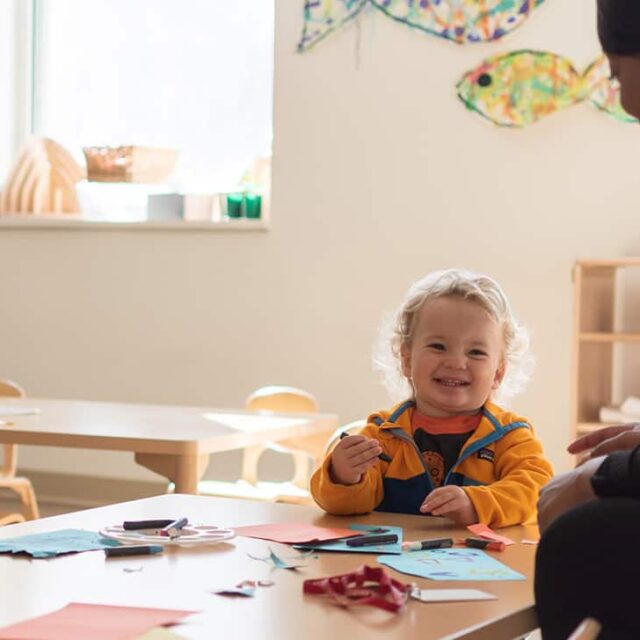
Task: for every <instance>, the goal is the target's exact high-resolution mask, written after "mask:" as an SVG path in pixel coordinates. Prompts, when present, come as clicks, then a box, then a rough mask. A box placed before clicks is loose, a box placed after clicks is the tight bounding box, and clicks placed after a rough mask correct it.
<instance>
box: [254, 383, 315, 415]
mask: <svg viewBox="0 0 640 640" xmlns="http://www.w3.org/2000/svg"><path fill="white" fill-rule="evenodd" d="M245 407H246V408H247V409H248V410H249V411H261V410H263V411H276V412H279V413H317V412H318V402H317V400H316V399H315V398H314V397H313V396H312V395H311V394H310V393H309V392H308V391H304V390H303V389H296V388H295V387H282V386H276V385H269V386H267V387H260V389H257V390H256V391H254V392H253V393H252V394H251V395H250V396H249V397H248V398H247V399H246V401H245Z"/></svg>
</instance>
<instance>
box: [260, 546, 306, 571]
mask: <svg viewBox="0 0 640 640" xmlns="http://www.w3.org/2000/svg"><path fill="white" fill-rule="evenodd" d="M247 555H248V556H249V557H250V558H251V559H252V560H261V561H262V562H266V563H268V564H271V565H272V566H273V567H275V568H276V569H298V568H299V567H305V566H306V565H305V564H302V563H300V562H297V559H298V558H300V557H301V556H297V557H296V558H295V559H294V560H296V561H295V562H288V561H287V560H286V559H283V558H281V557H280V556H278V555H277V554H276V553H274V551H273V549H272V548H271V547H269V555H268V556H265V557H264V558H261V557H260V556H252V555H251V554H250V553H248V554H247Z"/></svg>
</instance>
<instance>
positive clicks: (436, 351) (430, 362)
mask: <svg viewBox="0 0 640 640" xmlns="http://www.w3.org/2000/svg"><path fill="white" fill-rule="evenodd" d="M503 344H504V343H503V337H502V332H501V327H500V326H499V324H498V323H497V322H496V321H495V320H494V319H493V318H492V317H491V316H490V315H489V314H488V313H487V312H486V311H485V310H484V309H483V308H482V307H481V306H480V305H479V304H478V303H476V302H471V301H468V300H463V299H462V298H457V297H442V298H435V299H433V300H428V301H427V302H425V304H424V305H423V306H422V308H421V309H420V310H419V311H418V315H417V318H416V321H415V326H414V329H413V337H412V339H411V343H410V344H409V345H405V346H403V348H402V350H401V357H402V372H403V374H404V375H405V376H406V377H408V378H411V380H412V382H413V388H414V391H415V396H416V398H415V399H416V404H417V408H418V410H419V411H420V412H421V413H424V414H426V415H429V416H433V417H448V416H453V415H460V414H472V413H476V412H477V411H478V410H479V409H480V407H481V406H482V405H483V404H484V403H485V402H486V401H487V400H488V398H489V396H490V395H491V392H492V391H493V390H494V389H496V388H497V387H498V385H499V384H500V382H501V381H502V378H503V376H504V365H503Z"/></svg>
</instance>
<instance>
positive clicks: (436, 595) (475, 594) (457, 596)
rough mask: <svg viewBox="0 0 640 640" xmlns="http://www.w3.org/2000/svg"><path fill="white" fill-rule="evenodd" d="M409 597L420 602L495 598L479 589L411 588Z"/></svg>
mask: <svg viewBox="0 0 640 640" xmlns="http://www.w3.org/2000/svg"><path fill="white" fill-rule="evenodd" d="M411 597H412V598H413V599H414V600H420V601H421V602H461V601H463V600H497V599H498V597H497V596H494V595H493V594H492V593H487V592H486V591H480V590H479V589H412V590H411Z"/></svg>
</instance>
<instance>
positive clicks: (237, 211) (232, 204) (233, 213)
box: [227, 193, 244, 218]
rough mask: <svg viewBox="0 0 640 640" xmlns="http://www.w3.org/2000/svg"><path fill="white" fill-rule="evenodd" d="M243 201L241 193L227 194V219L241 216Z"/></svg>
mask: <svg viewBox="0 0 640 640" xmlns="http://www.w3.org/2000/svg"><path fill="white" fill-rule="evenodd" d="M243 200H244V194H243V193H228V194H227V216H229V218H240V217H241V216H242V209H243V206H242V205H243Z"/></svg>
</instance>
